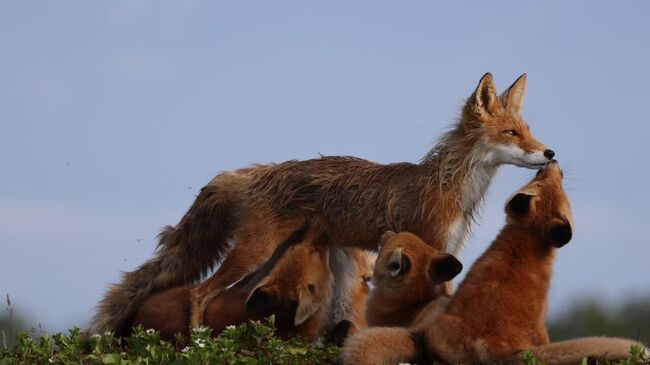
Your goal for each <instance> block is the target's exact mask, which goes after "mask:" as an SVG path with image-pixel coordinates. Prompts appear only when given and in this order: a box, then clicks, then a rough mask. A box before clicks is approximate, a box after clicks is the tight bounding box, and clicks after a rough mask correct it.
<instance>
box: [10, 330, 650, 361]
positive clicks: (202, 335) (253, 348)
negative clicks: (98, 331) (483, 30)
mask: <svg viewBox="0 0 650 365" xmlns="http://www.w3.org/2000/svg"><path fill="white" fill-rule="evenodd" d="M339 354H340V349H339V348H338V347H336V346H326V345H323V344H320V343H316V344H313V343H310V342H309V341H307V340H306V339H300V338H294V339H291V340H281V339H279V338H277V337H275V336H274V329H273V319H270V321H269V325H266V324H262V323H260V322H252V323H246V324H242V325H240V326H238V327H229V328H228V329H226V330H225V331H224V332H223V333H221V334H220V335H219V336H218V337H216V338H213V337H211V336H210V331H209V329H207V328H203V329H199V330H196V331H194V332H193V333H192V335H191V338H190V339H187V338H184V337H183V336H178V337H177V338H176V340H175V341H172V342H168V341H163V340H161V339H160V334H159V333H158V332H156V331H153V330H144V329H143V328H142V327H137V328H135V330H134V333H133V335H132V336H130V337H128V338H124V339H120V338H117V337H115V336H113V334H112V333H105V334H103V335H93V336H90V337H85V336H83V335H82V333H81V332H80V330H79V329H78V328H74V329H72V330H70V331H69V333H68V334H61V333H59V334H56V335H47V334H46V335H41V336H39V337H38V338H32V337H30V336H29V335H28V334H26V333H21V334H20V335H18V336H17V338H16V342H15V346H14V347H13V348H11V349H9V350H8V349H5V350H0V365H18V364H115V365H120V364H122V365H131V364H133V365H136V364H143V365H145V364H146V365H150V364H175V365H186V364H187V365H199V364H242V365H244V364H250V365H253V364H260V365H262V364H313V365H318V364H333V363H335V362H336V360H337V358H338V356H339ZM523 359H524V364H525V365H544V364H542V363H541V362H540V361H539V360H537V359H536V358H535V357H534V356H533V355H532V354H531V353H525V354H524V358H523ZM591 364H594V362H587V360H586V359H585V360H584V361H583V362H582V364H580V365H591ZM597 364H602V365H635V364H645V365H650V359H648V358H645V357H644V353H643V351H642V348H641V347H637V346H633V347H632V348H631V349H630V359H628V360H626V361H622V362H618V363H609V362H607V361H598V362H597Z"/></svg>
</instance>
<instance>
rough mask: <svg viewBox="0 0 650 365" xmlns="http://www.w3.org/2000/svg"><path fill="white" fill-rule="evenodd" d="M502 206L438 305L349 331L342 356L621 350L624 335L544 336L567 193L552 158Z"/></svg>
mask: <svg viewBox="0 0 650 365" xmlns="http://www.w3.org/2000/svg"><path fill="white" fill-rule="evenodd" d="M506 214H507V223H506V225H505V227H504V228H503V229H502V230H501V232H500V233H499V235H498V236H497V238H496V240H495V241H494V242H493V243H492V245H491V246H490V247H489V248H488V249H487V251H486V252H485V253H484V254H483V255H482V256H481V257H480V258H479V259H478V260H477V262H476V263H475V264H474V265H473V266H472V268H471V269H470V271H469V273H468V274H467V277H466V278H465V280H463V282H462V283H461V284H460V286H459V288H458V290H457V292H456V294H455V295H454V296H453V297H452V298H451V300H450V301H449V303H448V305H447V306H446V308H443V309H442V310H441V311H440V312H439V313H436V314H433V315H430V316H429V317H426V318H422V317H419V320H417V321H415V322H414V323H413V325H412V326H411V327H410V328H370V329H368V330H365V331H361V332H359V333H357V334H356V335H355V336H353V337H351V338H350V339H348V341H347V342H346V346H345V349H344V353H343V358H344V363H345V364H395V363H397V362H405V361H411V362H417V363H430V362H431V361H434V360H435V361H438V362H442V363H450V364H459V363H495V362H505V363H521V361H522V358H521V354H522V352H521V351H520V350H530V351H532V352H533V353H534V354H535V355H536V356H538V358H539V359H540V360H541V361H542V362H543V363H546V364H549V365H552V364H577V363H580V361H581V360H582V358H583V357H590V358H604V359H608V360H619V359H623V358H627V357H629V350H630V346H631V345H632V344H633V343H634V342H632V341H629V340H624V339H608V338H583V339H578V340H571V341H564V342H558V343H554V344H549V338H548V334H547V332H546V327H545V326H544V315H545V312H546V298H547V293H548V287H549V282H550V277H551V269H552V263H553V258H554V255H555V249H556V248H559V247H562V246H563V245H565V244H566V243H568V242H569V241H570V239H571V236H572V217H571V212H570V208H569V201H568V199H567V197H566V195H565V193H564V191H563V190H562V172H561V170H560V168H559V166H558V164H557V163H556V162H555V161H552V162H551V163H549V164H548V165H547V166H546V167H545V168H544V169H541V170H540V171H539V172H538V174H537V176H536V177H535V178H534V179H533V180H532V181H531V182H530V183H529V184H528V185H526V186H525V187H523V188H522V189H521V190H520V191H518V192H517V193H516V194H515V195H514V196H513V197H512V198H511V199H510V200H509V202H508V203H507V205H506ZM402 324H404V325H408V321H404V322H403V323H402Z"/></svg>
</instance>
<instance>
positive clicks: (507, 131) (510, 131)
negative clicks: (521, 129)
mask: <svg viewBox="0 0 650 365" xmlns="http://www.w3.org/2000/svg"><path fill="white" fill-rule="evenodd" d="M503 133H505V134H509V135H511V136H513V137H514V136H518V135H519V133H517V131H516V130H514V129H508V130H505V131H503Z"/></svg>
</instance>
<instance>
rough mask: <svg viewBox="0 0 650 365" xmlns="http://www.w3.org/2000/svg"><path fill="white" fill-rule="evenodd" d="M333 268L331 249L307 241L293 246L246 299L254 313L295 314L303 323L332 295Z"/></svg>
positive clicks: (249, 310) (294, 320)
mask: <svg viewBox="0 0 650 365" xmlns="http://www.w3.org/2000/svg"><path fill="white" fill-rule="evenodd" d="M331 284H332V272H331V271H330V268H329V262H328V251H327V248H326V247H324V246H322V245H316V244H312V243H311V242H303V243H299V244H296V245H294V246H291V247H290V248H289V249H288V250H287V252H285V253H284V256H283V257H282V258H281V259H280V261H278V263H277V265H276V266H275V267H274V268H273V270H271V272H270V273H269V274H268V275H267V276H266V277H265V278H264V279H262V281H260V283H259V284H258V285H257V286H256V287H255V289H253V291H252V292H251V293H250V295H249V296H248V298H247V299H246V311H247V312H248V313H252V314H263V315H271V314H276V315H282V316H283V317H284V316H286V315H287V314H288V315H289V316H290V317H292V320H293V325H294V326H299V325H301V324H303V323H304V322H305V321H306V320H307V319H309V318H310V317H311V316H313V315H314V314H315V313H316V312H317V311H318V310H319V309H321V308H323V306H324V305H325V304H327V303H328V300H329V298H330V296H331V290H332V289H331Z"/></svg>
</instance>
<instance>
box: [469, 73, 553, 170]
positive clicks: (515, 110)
mask: <svg viewBox="0 0 650 365" xmlns="http://www.w3.org/2000/svg"><path fill="white" fill-rule="evenodd" d="M525 93H526V74H523V75H521V76H520V77H519V78H518V79H517V81H515V82H514V83H513V84H512V85H511V86H510V87H509V88H508V89H507V90H506V91H504V92H503V93H502V94H501V95H500V96H497V94H496V88H495V87H494V81H493V79H492V75H491V74H490V73H486V74H485V75H484V76H483V77H482V78H481V81H479V83H478V86H477V87H476V91H474V93H473V94H472V95H471V96H470V97H469V98H468V99H467V102H466V103H465V106H464V107H463V112H462V118H461V126H462V128H463V129H464V133H468V134H475V135H478V136H480V137H479V138H481V139H482V142H484V147H485V148H484V150H482V151H481V153H482V156H483V158H485V159H487V160H488V161H489V162H491V163H493V164H495V165H502V164H512V165H516V166H521V167H527V168H539V167H541V166H543V165H544V164H546V163H547V162H548V161H550V160H551V159H552V158H553V156H555V152H553V151H552V150H550V149H548V148H546V146H544V145H543V144H542V143H540V142H539V141H537V140H536V139H535V138H534V137H533V135H532V134H531V133H530V128H529V127H528V124H527V123H526V122H524V120H523V119H522V117H521V109H522V106H523V102H524V95H525Z"/></svg>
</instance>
